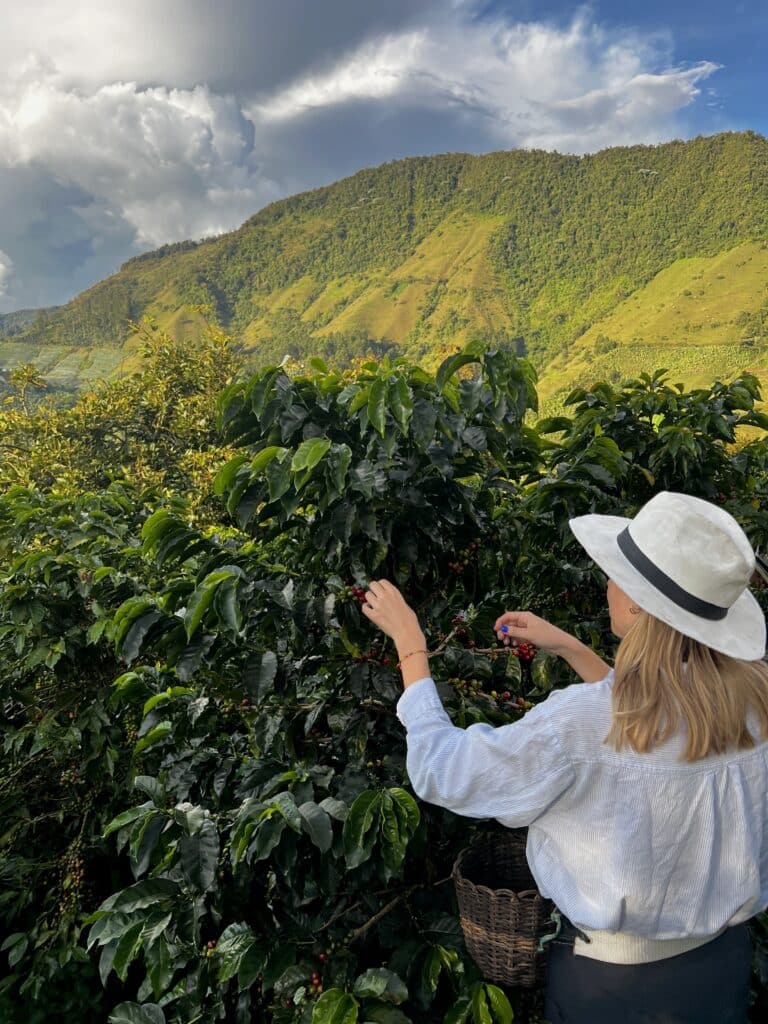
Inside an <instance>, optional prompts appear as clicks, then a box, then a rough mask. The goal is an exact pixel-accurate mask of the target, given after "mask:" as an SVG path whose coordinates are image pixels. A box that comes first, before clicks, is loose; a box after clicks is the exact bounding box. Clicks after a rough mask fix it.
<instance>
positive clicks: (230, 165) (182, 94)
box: [0, 0, 768, 312]
mask: <svg viewBox="0 0 768 1024" xmlns="http://www.w3.org/2000/svg"><path fill="white" fill-rule="evenodd" d="M5 6H6V8H7V9H6V10H4V11H3V21H2V23H3V33H2V36H0V312H7V311H10V310H13V309H20V308H28V307H38V306H43V305H51V304H55V303H61V302H64V301H66V300H67V299H69V298H71V297H72V296H73V295H75V294H77V293H78V292H80V291H82V290H83V289H85V288H87V287H88V286H90V285H91V284H93V283H94V282H96V281H98V280H100V279H102V278H104V277H106V276H108V275H109V274H110V273H112V272H114V271H115V270H116V269H117V268H118V267H119V266H120V264H121V263H122V262H123V261H124V260H126V259H128V258H129V257H131V256H133V255H136V254H137V253H139V252H143V251H146V250H147V249H151V248H155V247H157V246H159V245H162V244H163V243H165V242H174V241H179V240H181V239H185V238H202V237H206V236H210V235H215V234H219V233H221V232H223V231H228V230H231V229H233V228H235V227H237V226H238V225H239V224H241V223H242V222H243V221H244V220H245V219H247V218H248V217H249V216H251V215H252V214H253V213H254V212H255V211H256V210H258V209H260V208H261V207H262V206H264V205H265V204H266V203H269V202H271V201H273V200H275V199H279V198H282V197H284V196H287V195H291V194H293V193H295V192H299V191H303V190H306V189H309V188H315V187H317V186H319V185H324V184H328V183H330V182H332V181H334V180H337V179H338V178H341V177H344V176H345V175H348V174H352V173H354V172H355V171H356V170H359V169H360V168H362V167H367V166H373V165H376V164H379V163H382V162H384V161H386V160H391V159H396V158H400V157H405V156H412V155H413V156H415V155H420V154H428V153H439V152H447V151H452V152H457V151H465V152H472V153H483V152H488V151H491V150H498V149H513V148H516V147H528V148H538V149H548V150H559V151H561V152H568V153H587V152H596V151H598V150H600V149H604V148H606V147H608V146H621V145H630V144H635V143H646V144H656V143H661V142H664V141H667V140H669V139H673V138H691V137H693V136H695V135H698V134H712V133H714V132H719V131H726V130H743V129H747V128H750V129H753V130H755V131H758V132H761V133H763V134H766V133H768V117H767V116H766V112H765V104H764V102H763V96H764V95H765V94H766V93H767V92H768V82H767V81H766V78H768V74H766V71H765V63H766V62H765V60H764V58H763V53H764V51H765V50H766V48H767V47H766V43H768V3H767V2H766V0H759V2H758V0H736V2H735V3H731V4H730V5H720V4H716V3H715V2H713V0H699V2H692V0H685V2H682V3H680V2H675V0H667V2H664V3H662V2H661V0H647V2H640V0H625V2H623V3H618V2H608V0H603V2H595V3H592V4H589V5H574V4H563V3H553V2H538V0H515V2H513V0H387V2H386V3H385V2H383V0H381V2H362V0H279V2H278V0H131V3H114V4H105V3H104V2H103V0H79V3H78V4H77V5H76V7H71V6H70V7H68V8H66V9H65V8H62V6H61V3H60V0H25V3H23V4H11V3H10V0H6V4H5Z"/></svg>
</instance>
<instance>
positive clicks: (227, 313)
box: [0, 132, 768, 401]
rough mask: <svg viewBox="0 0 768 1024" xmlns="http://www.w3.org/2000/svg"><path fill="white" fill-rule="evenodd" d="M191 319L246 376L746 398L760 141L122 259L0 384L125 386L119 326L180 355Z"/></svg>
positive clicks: (765, 215)
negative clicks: (724, 382)
mask: <svg viewBox="0 0 768 1024" xmlns="http://www.w3.org/2000/svg"><path fill="white" fill-rule="evenodd" d="M199 305H204V306H209V307H211V308H212V309H213V310H214V315H215V318H216V319H217V320H218V322H219V323H220V324H221V325H222V326H223V327H225V328H226V329H227V330H228V331H230V332H231V333H232V334H234V335H235V336H236V337H237V338H238V339H239V340H240V341H241V342H242V344H243V346H244V348H245V349H246V351H247V352H248V353H249V355H250V357H251V359H252V361H253V364H254V365H260V364H261V365H263V364H264V363H266V362H269V361H274V360H277V361H279V360H280V359H281V358H282V357H283V355H285V354H290V355H292V356H294V357H297V358H302V357H304V356H306V355H323V356H325V357H326V358H329V359H330V360H331V361H332V362H338V363H342V364H343V363H346V362H348V360H349V359H350V358H352V357H354V356H355V355H359V354H362V353H363V352H364V351H365V350H366V349H372V350H373V351H374V352H376V351H384V350H386V349H389V348H396V349H398V350H401V351H402V352H403V353H405V354H407V355H409V356H411V357H413V358H416V359H420V360H422V361H424V362H425V363H427V364H433V363H434V362H436V361H437V360H438V359H441V358H443V356H444V355H445V354H446V353H447V352H451V351H454V350H455V349H456V348H457V347H459V346H461V345H463V344H464V343H466V342H467V341H468V340H471V339H472V338H475V337H486V338H488V339H489V340H491V341H497V342H499V341H507V342H510V343H512V344H513V345H514V346H515V347H516V348H517V350H518V351H519V352H521V353H525V354H527V355H528V356H529V357H530V358H531V359H532V360H533V362H534V363H535V364H536V366H537V368H538V370H539V373H540V376H541V394H542V397H543V398H544V399H545V401H548V400H551V399H553V398H555V396H556V395H557V393H558V392H562V391H563V390H565V389H570V388H571V387H572V385H573V384H574V383H577V382H587V381H589V380H591V379H594V378H595V377H597V376H608V377H609V378H610V379H614V380H616V379H619V378H620V377H622V376H624V375H626V374H628V373H636V372H639V371H640V370H643V369H653V368H655V367H658V366H667V367H669V368H670V369H671V370H672V371H673V372H674V373H675V374H676V375H677V376H676V377H675V379H680V380H684V381H686V382H687V383H695V382H700V383H703V382H705V381H707V380H712V379H713V378H714V377H716V376H718V375H723V376H725V375H727V374H734V373H737V372H739V371H740V370H743V369H749V370H752V371H753V372H756V373H757V374H758V376H760V377H762V379H763V380H766V381H768V140H766V139H765V138H764V137H762V136H760V135H757V134H755V133H753V132H746V133H725V134H721V135H716V136H711V137H706V138H698V139H694V140H692V141H690V142H671V143H666V144H663V145H659V146H632V147H625V148H617V149H610V150H605V151H604V152H601V153H597V154H594V155H590V156H583V157H576V156H562V155H559V154H556V153H545V152H536V151H524V150H514V151H510V152H498V153H490V154H487V155H485V156H470V155H466V154H446V155H441V156H433V157H424V158H412V159H407V160H400V161H396V162H393V163H389V164H384V165H382V166H381V167H377V168H372V169H369V170H364V171H361V172H359V173H358V174H355V175H354V176H352V177H350V178H347V179H344V180H342V181H339V182H337V183H336V184H334V185H331V186H329V187H327V188H322V189H316V190H314V191H311V192H306V193H303V194H301V195H297V196H293V197H291V198H289V199H285V200H282V201H280V202H276V203H273V204H271V205H270V206H268V207H266V208H264V209H263V210H261V211H260V212H259V213H257V214H256V215H255V216H253V217H252V218H250V219H249V220H248V221H246V223H245V224H243V225H242V227H240V228H239V229H237V230H236V231H233V232H231V233H229V234H227V235H223V236H221V237H219V238H216V239H212V240H206V241H204V242H201V243H194V242H185V243H180V244H177V245H170V246H164V247H163V248H161V249H159V250H157V251H155V252H151V253H147V254H145V255H142V256H138V257H136V258H134V259H132V260H129V261H128V262H127V263H126V264H124V266H123V267H122V268H121V270H120V272H119V273H117V274H115V275H113V276H112V277H110V278H108V279H107V280H105V281H102V282H100V283H99V284H97V285H95V286H94V287H93V288H90V289H89V290H88V291H86V292H83V293H82V294H81V295H79V296H77V297H76V298H75V299H73V300H72V301H71V302H70V303H68V304H67V305H66V306H63V307H60V308H59V309H57V310H54V311H45V312H43V313H42V314H41V316H40V317H39V319H38V320H37V321H36V322H35V323H34V324H33V325H32V326H30V327H28V328H27V329H26V330H25V331H23V332H22V333H20V334H16V335H15V336H14V337H13V338H12V339H11V340H3V341H0V364H2V365H3V366H9V365H13V363H15V362H19V361H25V360H33V361H34V362H35V363H36V364H37V365H38V366H40V368H41V370H42V371H43V372H44V373H45V374H46V375H47V376H49V377H50V378H51V379H52V380H54V381H55V380H59V381H70V382H71V381H72V380H73V379H78V380H86V379H88V378H93V377H98V376H108V375H111V374H114V373H117V372H122V371H127V370H130V369H132V368H134V367H135V366H136V365H137V359H138V356H137V348H136V343H135V342H133V341H132V340H131V335H130V332H129V329H128V326H127V323H128V321H129V320H136V319H138V318H139V317H141V316H143V315H151V316H154V317H155V318H156V319H157V321H158V323H159V324H160V326H161V327H163V328H165V329H167V330H168V331H169V332H170V333H171V334H172V335H174V336H175V337H177V338H181V339H185V338H190V339H191V338H194V337H195V336H196V335H197V334H198V333H199V332H200V330H201V325H202V317H201V315H200V313H199V312H198V311H196V310H195V308H194V307H196V306H199ZM374 343H375V344H374Z"/></svg>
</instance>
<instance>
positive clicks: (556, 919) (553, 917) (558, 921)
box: [536, 907, 563, 953]
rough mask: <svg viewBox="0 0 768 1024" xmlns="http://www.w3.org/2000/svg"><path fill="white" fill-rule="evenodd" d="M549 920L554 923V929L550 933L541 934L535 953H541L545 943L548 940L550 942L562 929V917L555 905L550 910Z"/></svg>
mask: <svg viewBox="0 0 768 1024" xmlns="http://www.w3.org/2000/svg"><path fill="white" fill-rule="evenodd" d="M549 920H550V921H551V922H552V924H553V925H555V930H554V931H553V932H552V934H551V935H542V936H541V938H540V939H539V944H538V946H537V947H536V952H537V953H543V952H544V947H545V946H546V944H547V943H548V942H551V941H552V940H553V939H556V938H557V936H558V935H559V934H560V932H561V931H562V929H563V919H562V917H561V916H560V911H559V910H558V909H557V907H555V908H554V909H553V910H552V913H551V914H550V915H549Z"/></svg>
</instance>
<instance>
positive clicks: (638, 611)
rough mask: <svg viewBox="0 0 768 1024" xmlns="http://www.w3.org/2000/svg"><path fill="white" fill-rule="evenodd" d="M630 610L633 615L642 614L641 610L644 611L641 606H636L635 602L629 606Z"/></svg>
mask: <svg viewBox="0 0 768 1024" xmlns="http://www.w3.org/2000/svg"><path fill="white" fill-rule="evenodd" d="M629 611H630V613H631V614H632V615H639V614H640V612H641V611H642V609H641V608H635V606H634V605H633V604H631V605H630V606H629Z"/></svg>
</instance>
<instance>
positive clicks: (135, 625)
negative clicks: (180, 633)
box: [117, 608, 165, 665]
mask: <svg viewBox="0 0 768 1024" xmlns="http://www.w3.org/2000/svg"><path fill="white" fill-rule="evenodd" d="M162 618H165V616H164V614H163V612H161V611H160V610H159V609H157V608H153V609H152V610H151V611H148V612H145V614H144V615H142V616H140V617H139V618H138V619H135V620H134V621H133V622H132V623H131V625H130V627H129V628H128V629H127V630H126V631H125V633H124V634H123V636H121V637H120V639H119V640H118V642H117V647H118V650H119V651H120V654H122V656H123V658H124V659H125V660H126V662H127V663H128V664H129V665H130V663H131V662H132V661H134V660H135V659H136V658H137V657H138V656H139V652H140V651H141V646H142V644H143V643H144V641H145V639H146V637H147V634H148V633H149V631H150V629H152V627H153V626H154V625H155V623H156V622H159V621H160V619H162Z"/></svg>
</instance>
